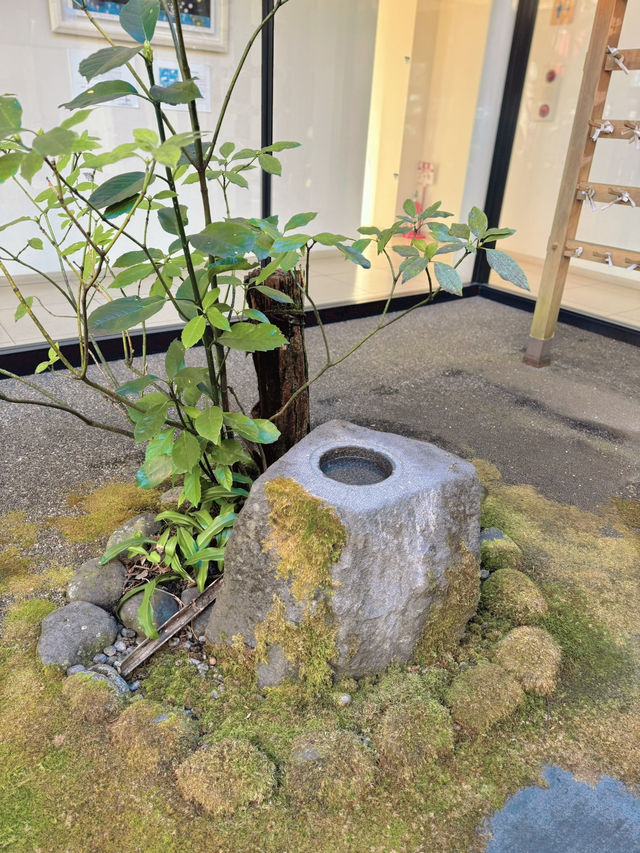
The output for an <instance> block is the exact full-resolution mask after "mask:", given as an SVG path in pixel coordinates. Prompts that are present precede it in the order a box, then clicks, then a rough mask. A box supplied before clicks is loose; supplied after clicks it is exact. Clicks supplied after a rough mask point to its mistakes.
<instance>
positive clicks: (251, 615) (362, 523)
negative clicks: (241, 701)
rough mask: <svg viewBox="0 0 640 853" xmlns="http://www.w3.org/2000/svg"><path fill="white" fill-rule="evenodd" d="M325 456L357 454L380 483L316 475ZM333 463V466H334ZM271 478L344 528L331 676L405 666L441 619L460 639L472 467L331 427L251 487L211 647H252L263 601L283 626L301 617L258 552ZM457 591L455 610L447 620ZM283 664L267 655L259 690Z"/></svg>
mask: <svg viewBox="0 0 640 853" xmlns="http://www.w3.org/2000/svg"><path fill="white" fill-rule="evenodd" d="M335 448H342V449H344V448H348V449H349V452H351V449H353V448H356V449H357V450H356V451H355V452H356V455H358V454H360V455H362V457H363V458H364V460H365V461H364V463H363V470H364V474H365V477H366V476H367V471H366V470H365V469H366V468H367V466H368V465H369V462H371V464H372V465H373V466H374V467H375V466H378V470H379V475H380V476H381V477H383V479H382V480H381V481H380V482H377V483H368V484H364V485H351V484H348V483H345V482H341V481H338V480H336V479H333V478H332V477H331V476H328V475H327V474H325V473H323V471H322V470H321V468H320V465H321V464H323V466H324V467H325V469H327V470H330V469H328V466H327V465H326V464H325V460H326V459H327V457H326V456H325V454H326V453H327V452H330V454H333V453H334V450H335ZM340 452H341V453H343V455H345V454H346V455H348V453H347V451H346V450H341V451H340ZM376 453H377V454H380V456H381V457H382V459H381V460H380V457H377V456H375V454H376ZM336 458H337V467H338V468H340V466H341V465H342V464H343V462H344V459H343V458H342V457H336ZM331 459H332V460H333V455H331ZM321 460H322V463H321ZM338 473H339V472H338ZM374 474H375V471H374ZM277 478H289V479H292V480H293V481H295V482H296V483H298V484H300V485H301V486H302V487H303V488H304V489H305V490H306V492H307V493H309V494H310V495H313V496H315V497H316V498H319V499H321V500H322V501H323V502H324V503H325V504H326V505H328V506H330V507H333V508H335V510H336V513H337V516H338V518H339V520H340V522H341V523H342V525H343V526H344V528H345V530H346V543H345V545H344V546H343V548H342V551H341V553H340V556H339V559H338V561H337V562H336V563H335V564H334V565H333V566H332V567H331V575H332V580H333V582H334V589H333V593H332V596H331V608H332V613H333V618H334V620H335V625H336V626H337V645H338V657H337V660H336V661H335V662H334V665H335V670H336V672H337V673H338V674H340V675H350V676H355V677H358V676H361V675H364V674H365V673H369V672H376V671H379V670H382V669H384V668H385V667H387V666H388V665H389V664H391V663H403V662H405V661H407V660H408V659H409V658H410V657H411V655H412V653H413V652H414V649H415V648H416V645H417V643H418V641H419V640H420V639H421V637H422V636H423V632H424V631H425V628H427V627H428V628H429V629H431V627H432V623H434V622H436V623H437V621H438V619H439V617H441V616H442V615H443V614H445V613H447V615H448V624H452V625H453V628H452V633H459V632H461V631H462V630H463V628H464V626H465V624H466V622H467V621H468V619H469V618H470V617H471V615H472V614H473V613H474V612H475V609H476V607H477V603H478V597H479V585H480V584H479V572H478V567H477V563H476V562H475V561H476V560H477V557H478V555H479V535H480V525H479V514H480V484H479V482H478V478H477V475H476V472H475V469H474V468H473V466H471V465H470V464H468V463H467V462H465V461H463V460H462V459H460V458H458V457H456V456H454V455H453V454H450V453H445V452H444V451H443V450H440V449H439V448H437V447H434V446H433V445H431V444H427V443H425V442H421V441H415V440H412V439H407V438H403V437H402V436H398V435H393V434H390V433H381V432H376V431H373V430H369V429H365V428H362V427H359V426H356V425H355V424H350V423H347V422H343V421H331V422H329V423H326V424H324V425H322V426H321V427H318V428H316V429H315V430H313V432H311V433H310V434H309V435H308V436H307V437H306V438H304V439H303V440H302V441H300V442H299V443H298V444H297V445H296V446H295V447H293V448H292V449H291V450H289V451H288V452H287V453H286V454H285V455H284V456H283V457H282V458H281V459H279V460H278V461H277V462H275V463H274V464H273V465H272V466H271V467H270V468H269V469H268V471H267V472H266V473H265V474H263V475H262V476H261V477H259V478H258V480H256V482H255V483H254V485H253V487H252V489H251V493H250V496H249V498H248V500H247V502H246V503H245V505H244V507H243V509H242V510H241V512H240V514H239V516H238V519H237V520H236V522H235V525H234V529H233V533H232V535H231V537H230V539H229V542H228V545H227V550H226V556H225V580H224V584H223V587H222V590H221V593H220V595H219V596H218V599H217V601H216V604H215V605H214V608H213V612H212V615H211V619H210V621H209V625H208V627H207V631H206V636H207V639H208V640H209V641H210V642H212V643H218V642H221V641H222V640H224V639H225V638H226V639H228V640H230V639H231V637H233V636H234V635H237V634H240V635H242V636H243V637H244V639H245V641H246V642H247V643H249V644H250V645H254V644H255V642H256V638H255V628H256V626H257V625H258V624H259V623H261V622H262V621H263V620H265V618H266V616H267V615H268V613H269V611H270V609H271V607H272V604H273V600H274V596H278V597H279V598H280V599H281V601H282V603H283V604H284V606H285V608H286V619H287V621H289V622H292V623H294V624H299V623H300V621H301V619H302V616H303V612H304V607H303V605H302V604H301V603H300V602H299V601H297V600H296V599H295V598H294V596H293V594H292V591H291V584H290V582H289V580H287V579H285V578H283V577H280V576H278V575H277V572H276V567H277V565H278V563H279V556H278V554H277V553H275V550H274V549H268V548H265V543H266V542H267V541H268V539H269V537H270V533H271V532H272V526H271V522H270V505H269V501H268V498H267V495H266V493H265V486H266V485H267V484H268V483H269V482H271V481H273V480H275V479H277ZM469 559H470V560H471V561H472V562H473V564H474V565H473V571H466V572H464V577H463V572H462V570H461V567H462V566H463V565H468V560H469ZM456 585H457V587H458V590H457V593H456V594H457V595H458V597H459V600H460V602H461V603H460V604H459V605H458V612H455V613H454V614H453V618H452V614H451V608H452V607H456V604H455V602H454V601H452V598H453V592H452V590H453V589H454V588H455V587H456ZM461 586H463V587H464V589H463V590H462V594H461V590H460V587H461ZM287 663H288V662H287V661H286V659H284V661H283V655H282V653H281V650H278V648H277V646H275V645H273V646H271V647H270V658H269V662H268V664H267V665H266V667H267V671H265V672H264V673H263V676H262V678H261V684H262V685H267V684H273V683H277V682H278V680H282V678H284V677H286V675H287V674H289V671H290V667H287V666H286V664H287Z"/></svg>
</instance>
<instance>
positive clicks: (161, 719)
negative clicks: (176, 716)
mask: <svg viewBox="0 0 640 853" xmlns="http://www.w3.org/2000/svg"><path fill="white" fill-rule="evenodd" d="M168 719H169V715H168V714H158V716H157V717H154V719H153V720H152V721H151V722H152V723H164V722H166V721H167V720H168Z"/></svg>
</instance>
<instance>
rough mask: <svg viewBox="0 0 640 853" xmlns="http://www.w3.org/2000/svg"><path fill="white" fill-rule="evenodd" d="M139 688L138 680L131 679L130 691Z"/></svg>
mask: <svg viewBox="0 0 640 853" xmlns="http://www.w3.org/2000/svg"><path fill="white" fill-rule="evenodd" d="M139 689H140V682H139V681H132V682H131V684H130V685H129V690H130V691H131V692H132V693H134V692H135V691H136V690H139Z"/></svg>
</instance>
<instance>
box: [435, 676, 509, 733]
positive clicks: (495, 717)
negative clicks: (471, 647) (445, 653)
mask: <svg viewBox="0 0 640 853" xmlns="http://www.w3.org/2000/svg"><path fill="white" fill-rule="evenodd" d="M523 699H524V693H523V692H522V688H521V687H520V685H519V684H518V682H517V681H516V680H515V679H514V678H513V676H511V675H509V673H508V672H507V671H506V670H504V669H503V668H502V667H501V666H498V665H497V664H493V663H487V662H482V663H479V664H478V665H477V666H474V667H472V668H470V669H467V670H465V671H464V672H461V673H460V675H458V676H456V678H455V679H454V680H453V683H452V685H451V689H450V690H449V692H448V694H447V704H448V705H449V707H450V708H451V714H452V716H453V718H454V720H455V721H456V722H457V723H459V724H460V725H461V726H462V727H463V728H464V729H467V730H468V731H470V732H484V731H487V729H490V728H491V726H493V725H495V723H498V722H500V720H504V719H505V718H506V717H509V716H510V715H511V714H512V713H513V712H514V711H515V710H516V708H517V707H518V705H519V704H520V703H521V702H522V700H523Z"/></svg>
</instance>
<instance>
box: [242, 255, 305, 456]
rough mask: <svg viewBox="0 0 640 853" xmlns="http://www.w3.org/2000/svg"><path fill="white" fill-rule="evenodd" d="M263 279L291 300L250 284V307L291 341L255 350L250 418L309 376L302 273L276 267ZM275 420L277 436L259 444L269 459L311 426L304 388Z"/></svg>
mask: <svg viewBox="0 0 640 853" xmlns="http://www.w3.org/2000/svg"><path fill="white" fill-rule="evenodd" d="M264 284H265V285H268V286H269V287H272V288H274V289H275V290H280V291H282V292H283V293H286V294H287V295H288V296H289V297H291V299H292V300H293V302H292V303H281V302H275V301H274V300H273V299H271V298H270V297H269V296H265V295H264V294H262V293H260V291H259V290H256V288H254V287H250V288H249V289H248V302H249V305H250V307H251V308H257V309H258V311H262V313H263V314H265V315H266V316H267V318H268V319H269V322H270V323H273V325H274V326H277V327H278V328H279V329H280V331H281V332H282V334H283V335H284V336H285V338H286V339H287V340H288V341H289V346H286V347H284V346H283V347H280V348H279V349H277V350H271V351H270V352H256V353H254V354H253V364H254V367H255V371H256V376H257V378H258V395H259V399H258V402H257V403H256V405H255V406H254V407H253V410H252V412H251V415H252V417H254V418H271V417H272V416H273V415H275V414H276V412H279V411H280V409H281V408H282V407H283V406H284V405H285V404H286V403H287V402H288V401H289V400H290V399H291V397H292V395H293V394H294V393H295V391H297V390H298V388H300V387H301V386H303V385H304V384H305V382H307V380H308V378H309V371H308V368H307V356H306V350H305V346H304V299H303V290H302V275H301V274H300V272H298V271H292V272H283V271H282V270H276V272H275V273H273V275H270V276H269V278H268V279H266V281H265V282H264ZM274 423H275V425H276V426H277V427H278V429H279V430H280V433H281V435H280V438H279V439H278V441H277V442H275V443H274V444H265V445H262V448H263V450H264V454H265V458H266V461H267V463H268V464H269V465H270V464H271V463H272V462H275V461H276V459H279V458H280V457H281V456H282V455H283V454H284V453H286V452H287V450H289V449H290V448H291V447H293V445H294V444H296V443H297V442H298V441H300V439H301V438H304V437H305V435H307V433H308V432H309V391H308V389H306V390H305V391H303V392H302V393H301V394H299V395H298V396H297V397H296V399H295V400H294V401H293V403H291V405H290V406H288V408H287V409H286V410H285V411H284V412H283V414H282V415H280V416H279V417H277V418H276V419H275V421H274Z"/></svg>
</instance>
